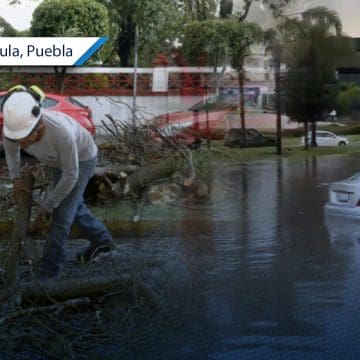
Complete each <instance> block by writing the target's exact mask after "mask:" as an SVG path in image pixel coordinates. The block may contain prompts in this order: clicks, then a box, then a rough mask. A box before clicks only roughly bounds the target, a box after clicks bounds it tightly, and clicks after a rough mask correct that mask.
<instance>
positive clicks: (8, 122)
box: [3, 91, 41, 140]
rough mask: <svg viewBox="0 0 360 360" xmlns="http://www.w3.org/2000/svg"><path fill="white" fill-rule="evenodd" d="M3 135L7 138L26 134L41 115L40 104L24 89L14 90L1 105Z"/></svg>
mask: <svg viewBox="0 0 360 360" xmlns="http://www.w3.org/2000/svg"><path fill="white" fill-rule="evenodd" d="M3 114H4V135H5V136H6V137H7V138H9V139H14V140H17V139H22V138H24V137H26V136H28V135H29V134H30V133H31V131H32V130H33V129H34V127H35V126H36V124H37V123H38V121H39V119H40V117H41V105H40V104H39V103H38V102H37V101H36V100H35V98H34V97H33V96H32V95H31V94H29V93H28V92H26V91H19V92H14V93H13V94H11V95H10V96H9V98H7V99H6V101H5V103H4V106H3Z"/></svg>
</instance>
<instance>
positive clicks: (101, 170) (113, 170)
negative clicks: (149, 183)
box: [94, 165, 139, 176]
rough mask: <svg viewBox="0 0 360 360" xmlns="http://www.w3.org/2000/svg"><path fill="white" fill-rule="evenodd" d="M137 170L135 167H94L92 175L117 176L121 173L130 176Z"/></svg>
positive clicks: (137, 167)
mask: <svg viewBox="0 0 360 360" xmlns="http://www.w3.org/2000/svg"><path fill="white" fill-rule="evenodd" d="M138 169H139V166H137V165H116V166H102V167H96V168H95V172H94V175H97V176H104V175H108V174H109V173H110V174H118V173H121V172H124V173H127V174H131V173H133V172H135V171H136V170H138Z"/></svg>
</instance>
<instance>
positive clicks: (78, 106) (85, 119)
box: [0, 91, 95, 147]
mask: <svg viewBox="0 0 360 360" xmlns="http://www.w3.org/2000/svg"><path fill="white" fill-rule="evenodd" d="M5 95H6V91H3V92H0V107H1V105H2V102H3V101H4V98H5ZM43 106H44V108H45V109H48V110H54V111H59V112H62V113H64V114H67V115H69V116H71V117H72V118H74V119H75V120H76V121H78V122H79V124H80V125H81V126H83V127H84V128H85V129H87V130H89V132H90V133H91V134H92V135H95V125H94V121H93V119H92V115H91V110H90V109H89V108H88V107H87V106H85V105H83V104H82V103H81V102H80V101H78V100H75V99H74V98H73V97H71V96H63V95H57V94H48V93H46V94H45V101H44V104H43ZM3 123H4V118H3V114H2V112H0V147H1V143H2V128H3Z"/></svg>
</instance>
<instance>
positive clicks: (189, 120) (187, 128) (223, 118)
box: [150, 96, 238, 145]
mask: <svg viewBox="0 0 360 360" xmlns="http://www.w3.org/2000/svg"><path fill="white" fill-rule="evenodd" d="M237 108H238V101H237V100H236V99H233V98H230V97H223V96H213V97H210V98H208V99H205V100H202V101H201V102H199V103H197V104H195V105H193V106H191V107H190V108H188V109H187V110H182V111H176V112H173V113H168V114H164V115H160V116H157V117H156V118H154V119H152V120H151V121H150V124H152V125H155V126H156V127H157V128H158V130H159V132H160V133H161V135H160V134H158V133H157V134H156V133H155V136H154V137H155V140H156V141H158V142H162V140H163V139H162V137H166V138H170V139H173V140H175V141H182V142H185V143H186V144H188V145H192V144H194V143H198V142H201V140H203V139H206V140H207V139H211V140H219V139H223V138H224V136H225V134H226V131H227V129H228V128H229V121H230V122H231V120H232V117H234V116H235V115H234V114H232V115H231V114H230V113H233V112H234V111H235V110H236V109H237Z"/></svg>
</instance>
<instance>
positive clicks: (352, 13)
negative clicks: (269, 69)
mask: <svg viewBox="0 0 360 360" xmlns="http://www.w3.org/2000/svg"><path fill="white" fill-rule="evenodd" d="M235 1H236V2H239V1H241V0H235ZM40 2H41V0H38V1H36V0H35V1H34V0H21V4H20V5H13V6H10V5H9V3H8V1H7V0H0V16H2V17H3V18H4V19H5V20H6V21H7V22H8V23H10V24H11V25H12V26H13V27H14V28H15V29H17V30H26V29H28V28H29V27H30V22H31V18H32V12H33V10H34V9H35V8H36V6H38V4H39V3H40ZM297 3H298V4H299V5H297V6H298V8H301V9H302V7H303V6H304V4H306V5H307V6H316V5H324V6H327V7H329V8H332V9H334V10H336V11H337V12H338V13H339V15H340V18H341V21H342V23H343V27H344V33H346V34H347V35H350V36H355V37H360V25H359V20H358V17H359V14H360V0H297ZM257 10H258V11H257V12H256V15H257V17H260V18H262V17H263V16H266V12H265V13H264V14H261V11H262V10H261V8H258V9H257Z"/></svg>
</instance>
